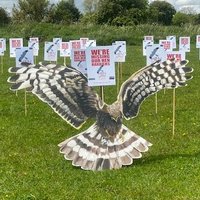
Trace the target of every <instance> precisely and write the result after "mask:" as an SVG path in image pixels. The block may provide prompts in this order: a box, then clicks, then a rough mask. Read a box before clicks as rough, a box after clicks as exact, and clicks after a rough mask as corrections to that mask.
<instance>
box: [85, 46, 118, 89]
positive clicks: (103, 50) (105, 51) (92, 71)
mask: <svg viewBox="0 0 200 200" xmlns="http://www.w3.org/2000/svg"><path fill="white" fill-rule="evenodd" d="M86 61H87V74H88V85H89V86H104V85H115V62H114V51H113V47H112V46H99V47H88V48H87V49H86Z"/></svg>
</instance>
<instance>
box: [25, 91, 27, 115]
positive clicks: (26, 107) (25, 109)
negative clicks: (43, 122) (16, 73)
mask: <svg viewBox="0 0 200 200" xmlns="http://www.w3.org/2000/svg"><path fill="white" fill-rule="evenodd" d="M24 113H25V116H27V96H26V90H24Z"/></svg>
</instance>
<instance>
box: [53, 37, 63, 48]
mask: <svg viewBox="0 0 200 200" xmlns="http://www.w3.org/2000/svg"><path fill="white" fill-rule="evenodd" d="M61 42H62V38H53V43H54V44H55V45H57V50H58V51H60V44H61Z"/></svg>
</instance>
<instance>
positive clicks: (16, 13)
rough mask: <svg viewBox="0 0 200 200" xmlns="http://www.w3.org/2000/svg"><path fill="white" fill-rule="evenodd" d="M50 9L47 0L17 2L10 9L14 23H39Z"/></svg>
mask: <svg viewBox="0 0 200 200" xmlns="http://www.w3.org/2000/svg"><path fill="white" fill-rule="evenodd" d="M50 9H51V8H50V3H49V1H48V0H18V3H17V5H14V7H13V9H12V19H13V21H16V22H23V21H27V20H28V21H37V22H40V21H42V20H44V19H45V17H46V16H47V15H48V14H49V11H50Z"/></svg>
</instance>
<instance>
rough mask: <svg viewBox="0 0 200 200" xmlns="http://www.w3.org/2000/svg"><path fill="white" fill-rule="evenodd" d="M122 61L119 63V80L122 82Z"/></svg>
mask: <svg viewBox="0 0 200 200" xmlns="http://www.w3.org/2000/svg"><path fill="white" fill-rule="evenodd" d="M122 64H123V63H122V62H121V63H120V81H121V83H122V79H123V73H122V70H123V68H122Z"/></svg>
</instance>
